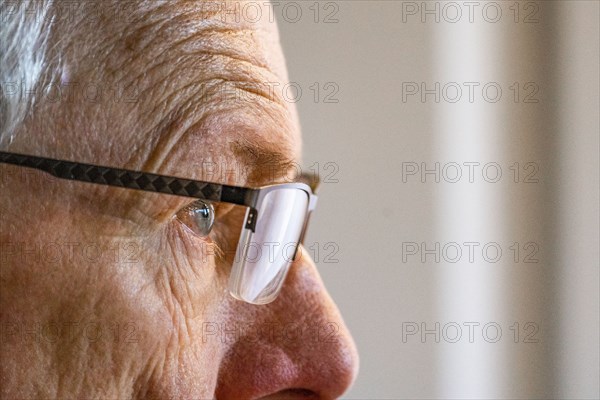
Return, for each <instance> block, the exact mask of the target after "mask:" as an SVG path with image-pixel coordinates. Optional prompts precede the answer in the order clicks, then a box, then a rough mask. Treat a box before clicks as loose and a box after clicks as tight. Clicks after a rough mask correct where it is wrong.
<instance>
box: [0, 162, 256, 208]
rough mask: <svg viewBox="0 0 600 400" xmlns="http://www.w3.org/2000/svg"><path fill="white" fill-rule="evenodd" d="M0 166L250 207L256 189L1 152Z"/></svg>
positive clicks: (62, 177)
mask: <svg viewBox="0 0 600 400" xmlns="http://www.w3.org/2000/svg"><path fill="white" fill-rule="evenodd" d="M0 163H5V164H13V165H18V166H22V167H27V168H35V169H39V170H42V171H44V172H47V173H49V174H51V175H53V176H55V177H57V178H61V179H69V180H74V181H81V182H89V183H95V184H100V185H108V186H117V187H122V188H127V189H136V190H143V191H147V192H155V193H166V194H170V195H175V196H184V197H192V198H197V199H203V200H210V201H222V202H227V203H233V204H239V205H244V206H252V200H253V197H254V192H255V189H251V188H244V187H238V186H228V185H220V184H217V183H210V182H202V181H194V180H189V179H182V178H177V177H174V176H165V175H156V174H151V173H147V172H140V171H131V170H126V169H119V168H109V167H102V166H98V165H92V164H83V163H76V162H71V161H64V160H56V159H52V158H44V157H36V156H29V155H23V154H16V153H7V152H1V151H0Z"/></svg>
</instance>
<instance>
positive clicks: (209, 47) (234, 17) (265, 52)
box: [106, 0, 300, 185]
mask: <svg viewBox="0 0 600 400" xmlns="http://www.w3.org/2000/svg"><path fill="white" fill-rule="evenodd" d="M148 3H149V4H150V5H143V6H142V5H140V7H139V9H137V10H136V11H135V13H133V14H132V15H133V16H132V17H131V18H130V20H129V21H128V24H127V25H125V26H121V27H120V31H121V32H123V33H122V34H121V35H119V41H118V42H115V43H113V44H112V48H111V56H110V57H109V58H107V62H106V67H107V71H109V73H110V74H112V75H113V76H114V77H115V78H116V79H118V80H120V81H126V82H127V84H128V85H129V86H132V87H135V88H138V89H139V93H140V96H139V100H140V101H139V102H138V103H137V105H136V113H135V115H133V116H131V115H128V116H123V117H124V119H125V120H131V119H133V120H134V121H135V122H136V131H137V132H139V133H138V135H139V137H136V138H134V140H138V141H139V140H141V141H142V142H143V144H142V145H141V146H140V145H138V146H137V148H138V149H139V150H137V151H136V153H135V158H136V160H135V161H134V162H135V163H137V164H142V165H143V168H144V169H145V170H152V171H158V172H160V173H169V174H173V175H179V176H185V177H190V178H193V179H203V180H213V181H214V180H215V179H214V178H213V179H207V174H211V173H214V165H218V166H222V167H223V168H239V169H240V171H242V172H243V173H239V174H229V176H226V177H225V181H223V179H219V180H220V181H221V182H222V183H229V184H238V185H243V184H245V183H246V182H245V181H246V179H247V178H248V176H253V177H254V180H255V182H254V183H256V184H267V183H270V182H268V181H269V180H272V177H273V173H272V171H273V168H272V167H273V164H276V165H277V166H278V167H282V166H285V165H286V163H287V164H289V163H290V162H293V161H294V160H296V159H298V158H299V156H300V133H299V126H298V120H297V114H296V109H295V106H294V104H293V103H291V102H289V101H286V100H285V97H284V96H283V95H282V91H281V89H279V90H277V89H278V88H281V87H283V86H284V85H285V84H286V83H287V81H288V77H287V72H286V68H285V62H284V58H283V55H282V51H281V48H280V45H279V37H278V31H277V26H276V22H275V21H274V19H273V13H272V12H271V11H270V10H269V7H270V3H268V2H266V1H265V2H262V1H261V2H250V1H212V2H211V1H197V0H195V1H171V2H148ZM148 3H144V4H148ZM250 4H251V6H249V5H250ZM252 13H254V14H252ZM259 14H260V18H258V16H259ZM270 161H271V162H270ZM228 164H235V165H237V167H230V166H227V165H228ZM206 165H212V166H213V168H212V169H211V170H206V168H205V166H206ZM275 178H276V177H275Z"/></svg>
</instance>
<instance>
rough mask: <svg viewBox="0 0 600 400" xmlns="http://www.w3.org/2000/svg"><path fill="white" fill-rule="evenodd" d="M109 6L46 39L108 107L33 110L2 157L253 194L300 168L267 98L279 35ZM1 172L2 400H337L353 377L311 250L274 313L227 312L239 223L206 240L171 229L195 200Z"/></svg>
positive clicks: (296, 135)
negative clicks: (16, 155) (293, 165)
mask: <svg viewBox="0 0 600 400" xmlns="http://www.w3.org/2000/svg"><path fill="white" fill-rule="evenodd" d="M115 4H118V3H115ZM115 4H113V3H112V2H110V1H103V2H100V3H99V4H96V7H97V8H95V9H94V13H95V17H94V18H86V11H80V12H74V11H73V12H72V15H71V16H72V17H73V18H72V19H66V18H58V19H57V20H56V23H55V25H54V27H53V30H52V34H51V36H50V38H49V40H50V44H52V46H50V50H49V56H50V59H51V62H52V65H53V68H51V70H53V71H54V72H53V73H56V71H58V75H59V80H60V79H62V82H63V83H65V82H70V83H77V84H78V85H79V87H84V86H86V85H87V86H88V88H89V83H90V82H93V83H97V84H98V85H99V86H101V87H102V88H103V89H104V90H103V92H102V94H101V95H98V96H97V98H96V100H95V101H90V100H89V98H90V97H92V96H91V95H89V94H88V95H87V97H84V95H83V92H82V91H81V90H74V91H73V92H72V96H71V98H70V99H67V98H66V96H64V95H63V98H62V99H61V100H60V101H50V100H49V99H46V100H44V99H41V100H40V101H39V102H38V103H37V104H36V107H35V109H34V112H32V113H31V115H30V117H29V118H28V119H27V120H26V121H25V123H24V124H23V125H22V127H21V128H20V129H19V132H18V134H17V136H16V139H15V141H14V142H13V143H12V144H11V145H10V147H9V148H8V150H10V151H13V152H21V153H28V154H35V155H41V156H46V157H55V158H62V159H68V160H77V161H82V162H88V163H95V164H100V165H111V166H115V167H122V168H129V169H138V170H143V171H148V172H155V173H159V174H166V175H175V176H182V177H189V178H193V179H200V180H212V181H219V182H220V183H228V184H236V185H249V186H258V185H261V184H267V183H273V181H277V180H278V179H277V178H278V176H276V175H277V174H276V175H273V173H272V171H273V168H269V166H270V165H273V164H276V165H281V166H282V167H281V168H284V167H285V166H286V165H288V164H289V162H292V161H294V160H298V159H299V157H300V150H301V149H300V145H301V139H300V131H299V125H298V122H297V117H296V114H295V110H294V108H293V105H292V104H290V103H288V102H285V101H284V100H283V99H282V98H281V96H279V95H278V94H277V93H276V92H275V91H269V90H264V89H265V86H264V84H261V83H262V82H280V83H284V82H286V80H287V76H286V70H285V65H284V61H283V57H282V55H281V50H280V47H279V43H278V36H277V30H276V26H275V24H274V23H272V22H270V21H269V20H268V18H263V19H262V22H260V23H252V22H250V21H245V20H244V18H242V19H241V20H240V21H235V18H225V20H224V17H223V14H222V13H220V12H219V11H218V10H217V11H214V9H212V10H207V9H206V8H204V9H203V8H202V4H203V3H202V2H200V1H194V2H180V1H172V2H166V3H164V2H148V4H144V5H138V4H136V3H127V4H128V7H127V8H125V9H121V11H118V10H117V9H116V8H115V7H117V8H118V7H120V6H117V5H115ZM256 4H261V5H262V4H263V2H258V3H256ZM263 7H264V5H263ZM115 12H117V13H118V15H119V16H122V17H123V18H108V17H105V16H106V15H113V14H114V13H115ZM263 12H264V14H265V15H267V10H266V8H264V9H263ZM111 13H112V14H111ZM88 17H89V16H88ZM46 79H50V80H53V81H54V82H57V80H56V78H55V76H54V75H52V74H48V75H47V76H46ZM114 88H127V90H126V91H127V93H125V94H124V95H123V96H124V97H127V98H135V99H137V100H136V101H135V102H128V101H124V97H121V98H117V97H118V96H117V95H116V94H115V92H114V90H113V91H112V92H111V91H110V90H108V89H114ZM90 90H91V89H90ZM231 93H237V94H238V95H237V96H235V95H232V94H231ZM240 93H242V94H244V96H239V94H240ZM117 100H118V101H117ZM207 161H214V162H215V163H216V164H218V165H220V168H221V170H224V169H225V168H224V165H223V163H226V165H227V166H228V167H231V169H233V170H234V173H229V174H216V175H215V174H214V171H213V172H212V175H210V174H209V173H208V172H207V169H202V168H201V166H202V163H203V162H207ZM281 168H279V169H277V171H283V169H281ZM240 170H243V171H244V172H245V173H243V174H242V173H240ZM0 172H1V179H0V226H1V230H0V240H1V243H2V254H1V268H0V285H1V286H0V289H1V290H0V323H1V325H0V327H1V328H2V331H1V334H2V336H1V342H0V343H1V348H0V356H1V357H0V360H1V364H0V365H1V368H0V395H1V397H2V398H7V399H17V398H23V399H25V398H26V399H33V398H61V399H65V398H110V399H117V398H119V399H126V398H186V399H211V398H215V397H216V398H217V399H236V400H239V399H254V398H260V397H263V396H269V395H270V396H273V397H274V398H285V399H288V398H290V399H293V398H334V397H337V396H340V395H341V394H342V393H343V392H344V391H345V390H346V389H347V388H348V387H349V385H350V384H351V382H352V381H353V379H354V378H355V375H356V371H357V353H356V349H355V347H354V344H353V342H352V339H351V337H350V335H349V333H348V332H347V330H346V328H345V326H344V323H343V321H342V319H341V317H340V315H339V313H338V310H337V309H336V307H335V305H334V303H333V302H332V300H331V298H330V297H329V296H328V294H327V292H326V290H325V288H324V286H323V283H322V281H321V280H320V278H319V275H318V273H317V270H316V268H315V265H314V263H313V261H312V260H311V259H310V257H309V256H308V255H307V254H306V251H304V252H302V253H301V256H300V257H299V258H298V259H297V260H296V261H295V262H294V264H293V265H292V267H291V269H290V273H289V275H288V277H287V279H286V281H285V284H284V286H283V289H282V291H281V294H280V295H279V297H278V298H277V299H276V300H275V301H274V302H273V303H270V304H268V305H263V306H256V305H250V304H246V303H243V302H240V301H237V300H234V299H233V298H232V297H231V296H229V294H228V291H227V280H228V277H229V271H230V269H231V258H232V254H231V253H232V252H231V251H228V250H232V249H233V250H235V246H236V245H237V239H238V237H239V232H240V226H241V223H242V219H243V215H244V214H243V212H244V210H243V209H238V208H237V207H227V206H217V217H216V223H215V226H214V227H213V229H212V232H211V233H210V235H209V236H207V237H202V236H199V235H196V234H194V233H192V232H190V231H189V230H188V229H186V227H185V226H184V225H183V224H182V223H181V221H180V220H179V219H178V218H177V214H178V211H180V210H181V209H182V208H184V207H185V206H186V205H188V204H190V203H191V200H190V199H186V198H180V197H174V196H168V195H163V194H154V193H145V192H138V191H131V190H124V189H120V188H109V187H104V186H98V185H90V184H85V183H80V182H79V183H78V182H70V181H61V180H57V179H54V178H49V177H48V176H45V175H44V174H43V173H41V172H34V171H31V170H26V171H25V170H24V169H23V168H18V167H13V166H7V165H0ZM216 246H218V247H219V248H220V249H221V251H218V250H216Z"/></svg>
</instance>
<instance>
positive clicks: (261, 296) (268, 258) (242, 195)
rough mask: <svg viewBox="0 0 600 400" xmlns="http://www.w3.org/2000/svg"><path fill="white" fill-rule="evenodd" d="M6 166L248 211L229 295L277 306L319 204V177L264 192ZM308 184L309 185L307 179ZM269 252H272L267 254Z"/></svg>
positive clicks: (77, 168)
mask: <svg viewBox="0 0 600 400" xmlns="http://www.w3.org/2000/svg"><path fill="white" fill-rule="evenodd" d="M0 163H5V164H13V165H18V166H22V167H27V168H35V169H38V170H42V171H44V172H47V173H49V174H51V175H53V176H55V177H57V178H61V179H69V180H75V181H82V182H88V183H95V184H100V185H108V186H118V187H122V188H127V189H136V190H143V191H147V192H157V193H165V194H169V195H175V196H183V197H191V198H195V199H201V200H208V201H213V202H222V203H230V204H237V205H241V206H246V207H247V209H246V215H245V220H244V224H243V226H242V232H241V235H240V239H239V242H238V246H237V250H236V256H235V258H234V262H233V266H232V270H231V276H230V278H229V292H230V293H231V295H232V296H233V297H235V298H237V299H238V300H242V301H245V302H248V303H252V304H266V303H270V302H271V301H273V300H275V298H276V297H277V295H278V294H279V291H280V289H281V286H282V284H283V282H284V280H285V277H286V275H287V272H288V270H289V267H290V265H291V264H292V261H294V260H295V259H296V255H297V254H298V247H299V245H300V244H301V243H302V241H303V239H304V234H305V232H306V228H307V225H308V220H309V217H310V215H311V213H312V212H313V211H314V209H315V206H316V204H317V196H316V195H315V191H316V188H317V186H318V179H317V177H308V176H306V175H304V176H301V178H303V180H306V181H307V182H309V184H307V183H303V182H293V183H282V184H276V185H269V186H262V187H258V188H250V187H240V186H228V185H220V184H217V183H211V182H202V181H195V180H190V179H182V178H178V177H173V176H164V175H156V174H150V173H146V172H141V171H131V170H126V169H118V168H109V167H102V166H98V165H91V164H83V163H76V162H71V161H65V160H56V159H51V158H44V157H36V156H29V155H23V154H15V153H6V152H0ZM307 178H308V179H307ZM264 249H268V251H267V252H265V251H264Z"/></svg>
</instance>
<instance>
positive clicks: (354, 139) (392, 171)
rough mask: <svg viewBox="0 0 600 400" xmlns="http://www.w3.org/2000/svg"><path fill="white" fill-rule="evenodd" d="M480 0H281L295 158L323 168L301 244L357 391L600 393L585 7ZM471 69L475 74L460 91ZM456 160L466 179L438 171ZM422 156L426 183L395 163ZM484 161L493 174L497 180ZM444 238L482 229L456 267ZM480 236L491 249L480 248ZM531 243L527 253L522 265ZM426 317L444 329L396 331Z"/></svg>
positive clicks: (592, 59)
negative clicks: (327, 297) (329, 305)
mask: <svg viewBox="0 0 600 400" xmlns="http://www.w3.org/2000/svg"><path fill="white" fill-rule="evenodd" d="M286 3H289V4H291V3H294V4H291V5H288V6H285V4H286ZM475 3H476V4H475V6H474V7H475V8H473V9H472V10H473V14H472V16H473V22H469V20H468V19H469V15H468V11H469V8H468V7H469V6H468V5H467V4H466V3H464V2H456V3H453V4H457V5H458V6H459V7H460V9H461V11H462V12H463V15H462V17H461V19H460V20H459V21H458V22H456V23H453V22H451V20H454V19H456V14H455V11H456V9H452V7H453V6H448V5H447V4H448V2H445V3H436V2H433V1H430V2H427V5H426V7H428V9H430V10H435V7H436V4H437V7H439V10H440V11H439V17H440V20H439V22H436V21H435V15H434V14H425V15H424V17H425V18H426V20H425V22H421V17H422V15H421V13H420V11H421V10H420V8H421V6H422V2H403V1H337V2H335V1H333V2H327V1H322V2H320V3H318V4H317V6H315V3H314V2H312V1H310V2H281V3H280V4H279V5H276V6H275V10H274V15H275V16H277V18H278V20H279V23H280V31H281V40H282V43H283V46H284V51H285V53H286V56H287V60H288V66H289V71H290V79H291V81H293V82H294V86H295V87H296V88H298V87H299V88H301V90H302V96H301V98H300V99H299V101H298V102H297V104H298V108H299V112H300V119H301V122H302V126H303V131H304V138H305V150H304V154H305V166H306V167H307V168H308V167H311V166H313V168H316V165H315V163H318V167H319V170H320V172H321V177H322V179H324V178H327V177H329V182H325V183H324V184H323V186H322V190H321V197H320V204H319V207H318V210H317V214H316V215H315V217H314V219H313V222H312V223H311V224H312V225H311V232H310V235H309V237H308V238H307V241H306V243H307V246H309V247H312V248H311V249H310V251H311V252H312V254H313V257H315V256H317V254H316V253H317V251H318V260H317V261H318V262H317V264H318V266H319V268H320V271H321V274H322V276H323V278H324V280H325V281H326V284H327V286H328V288H329V290H330V292H331V294H332V296H333V297H334V298H335V300H336V301H337V303H338V305H339V307H340V308H341V310H342V313H343V314H344V316H345V319H346V321H347V323H348V325H349V327H350V329H351V330H352V332H353V334H354V336H355V339H356V342H357V344H358V347H359V351H360V355H361V372H360V375H359V377H358V380H357V382H356V384H355V386H354V388H353V389H352V390H351V391H350V392H349V393H348V394H347V397H348V398H351V399H375V398H378V399H379V398H389V399H397V398H434V397H439V398H449V397H452V398H464V397H472V398H482V397H483V398H485V397H487V398H498V397H510V398H527V397H566V398H597V397H598V396H599V394H600V393H599V391H600V389H599V384H598V375H599V370H598V363H599V357H598V337H599V331H598V313H599V309H598V279H599V277H598V268H599V261H598V258H599V256H598V221H599V214H598V201H599V199H598V182H599V174H598V169H599V168H598V136H599V134H598V132H599V124H598V109H599V103H598V96H599V89H598V75H599V74H598V59H599V56H598V48H599V43H598V41H599V40H598V37H599V33H598V24H599V21H598V15H599V6H598V2H595V1H568V2H567V1H556V2H535V3H532V2H521V3H519V5H518V7H517V8H515V6H514V4H515V3H514V2H496V3H493V4H492V5H486V3H485V2H475ZM285 7H287V8H285ZM415 7H416V8H415ZM511 7H512V8H511ZM417 8H419V9H417ZM484 8H485V14H484V13H483V9H484ZM497 8H499V9H500V10H501V11H502V16H501V17H500V19H499V20H498V21H497V22H493V21H494V20H495V19H497V17H496V14H495V11H496V9H497ZM298 10H301V12H302V16H299V15H298V14H297V11H298ZM316 10H318V11H319V12H318V14H317V13H316ZM516 11H518V15H517V16H516V15H515V12H516ZM415 12H416V13H415ZM515 18H516V19H517V20H518V22H515ZM526 19H527V23H526V21H525V20H526ZM315 20H316V22H315ZM294 21H295V22H294ZM411 82H415V83H417V86H420V83H422V82H425V83H426V84H427V86H428V88H430V89H431V88H433V87H434V85H435V82H440V92H439V96H440V99H439V102H436V101H435V94H429V95H426V96H425V100H424V101H422V99H421V97H420V93H419V94H416V95H413V96H410V95H407V90H409V89H414V86H412V84H411ZM451 82H456V83H457V84H458V85H459V86H460V87H461V89H462V90H463V97H462V98H461V100H459V101H457V102H456V103H453V102H452V99H453V98H455V92H452V90H453V86H452V85H449V86H448V85H447V84H448V83H451ZM465 82H476V83H478V84H479V86H474V88H475V92H474V94H475V97H474V99H473V102H472V103H471V102H470V101H469V99H468V86H467V85H465ZM515 82H517V83H518V85H517V86H513V84H514V83H515ZM486 83H494V84H495V85H496V86H499V87H500V88H501V89H502V98H501V99H500V100H499V101H497V102H494V101H493V96H494V92H493V89H494V85H491V86H490V87H489V92H487V93H488V98H485V97H483V96H482V93H481V88H482V87H483V86H484V85H485V84H486ZM444 85H447V86H446V91H444V89H443V87H444ZM317 87H318V88H319V90H318V93H317V89H316V88H317ZM517 87H518V90H519V92H518V93H517ZM419 89H420V87H419ZM289 93H290V97H291V96H292V95H293V94H294V92H293V91H290V92H289ZM403 95H404V98H403ZM528 95H530V96H529V97H526V96H528ZM291 100H292V99H291V98H290V101H291ZM526 100H528V101H529V100H538V101H537V103H535V102H534V103H530V102H527V101H526ZM331 101H334V102H331ZM335 101H337V102H335ZM454 162H456V163H458V164H459V165H461V167H462V172H463V174H466V173H468V169H467V168H468V167H467V166H465V164H464V163H465V162H480V163H481V164H480V166H478V167H475V166H474V167H473V168H475V169H474V172H475V175H474V181H473V182H469V181H468V176H463V177H462V178H461V180H460V181H459V182H457V183H450V182H449V180H452V178H453V176H454V175H453V174H452V172H453V169H452V168H454V164H452V163H454ZM408 163H416V164H408ZM421 163H426V166H428V167H429V168H433V167H434V166H435V163H440V174H441V176H440V182H439V183H437V182H435V181H434V176H433V175H431V174H429V175H426V176H425V178H426V182H425V183H423V182H422V178H421V177H420V175H419V174H416V175H406V176H403V170H404V171H405V172H408V171H409V170H408V168H411V167H413V166H415V165H417V166H418V167H419V168H421V166H422V165H421ZM486 163H495V164H494V165H498V166H500V168H501V169H502V173H503V175H502V178H501V179H500V180H499V181H498V182H496V183H490V182H488V181H486V179H485V178H487V179H488V180H493V178H494V174H493V172H494V169H493V168H491V167H494V165H492V166H491V167H490V169H488V170H487V172H488V174H487V175H486V176H485V177H484V176H483V175H482V170H481V167H482V166H483V165H485V164H486ZM514 163H519V164H518V170H519V172H520V173H519V176H518V177H517V178H516V180H517V181H518V182H517V183H515V182H514V180H515V164H514ZM527 163H532V164H527ZM444 167H446V169H445V170H444ZM511 167H512V169H511ZM534 170H535V171H534ZM444 171H445V173H444ZM529 173H534V176H531V177H530V178H537V179H538V181H537V182H524V180H525V178H526V177H527V174H529ZM335 180H337V182H336V181H335ZM530 180H531V179H530ZM413 242H414V243H418V244H420V243H423V242H424V243H426V245H427V246H428V247H429V248H433V247H434V246H435V243H436V242H439V243H440V254H439V255H440V261H439V262H438V261H436V260H435V259H434V257H435V255H433V254H430V255H426V259H425V262H422V261H421V258H420V257H421V254H420V253H419V254H416V255H409V254H408V252H409V250H413V247H411V246H412V243H413ZM455 242H456V243H458V244H459V247H460V248H461V249H462V251H463V252H464V251H468V247H465V246H464V243H465V242H476V243H479V245H478V247H476V249H477V250H476V253H475V258H474V261H473V262H469V260H468V255H467V254H463V256H462V258H461V259H460V260H459V261H457V262H450V261H452V260H449V259H451V258H452V257H453V254H454V253H452V252H451V251H452V250H453V247H452V245H448V244H449V243H455ZM515 242H516V243H519V245H518V246H519V253H518V255H516V254H515V252H516V250H515V247H512V248H511V246H514V243H515ZM488 243H497V244H498V246H499V247H500V248H501V249H502V251H503V253H502V257H501V258H500V259H499V260H498V261H497V262H490V261H488V260H486V259H485V258H484V257H482V254H481V248H482V247H483V246H484V245H486V244H488ZM444 245H447V246H446V250H447V252H446V253H444V252H443V249H444ZM525 246H527V247H525ZM488 247H489V246H488ZM490 248H491V249H492V250H493V247H490ZM317 249H318V250H317ZM536 249H537V250H536ZM532 251H535V256H534V257H533V259H534V260H538V262H536V263H525V262H524V261H525V259H524V257H525V256H526V255H527V254H529V253H530V252H532ZM477 252H478V253H477ZM333 253H335V254H333ZM490 254H492V253H491V250H490ZM328 255H329V256H330V257H329V258H327V256H328ZM403 255H404V256H405V259H403ZM444 256H446V257H444ZM492 256H493V254H492ZM515 257H517V259H518V261H519V262H515ZM336 260H337V261H338V262H334V261H336ZM436 322H437V323H439V324H440V338H439V343H438V342H436V341H435V335H434V334H428V335H426V336H425V338H424V339H423V338H421V336H420V334H415V335H405V336H404V337H403V333H405V334H407V333H408V330H409V329H414V328H415V327H418V329H419V330H420V329H421V328H422V327H423V326H422V325H421V324H422V323H425V324H426V325H425V327H426V328H428V329H435V326H436V325H435V324H436ZM515 322H518V323H519V326H518V332H519V336H518V338H517V341H518V343H515V331H516V325H514V323H515ZM469 323H478V324H479V325H474V324H471V325H470V326H473V329H474V338H473V343H470V341H469V338H468V334H469V328H468V327H469ZM527 323H531V324H529V325H526V324H527ZM485 324H491V325H490V326H489V330H488V331H487V333H488V336H485V337H484V335H483V334H482V330H481V329H482V327H483V326H485ZM456 325H458V326H459V327H461V329H462V334H463V336H462V338H461V339H460V340H457V341H456V343H452V341H453V339H454V337H455V335H454V333H455V330H453V329H455V326H456ZM496 326H499V327H501V329H502V335H501V337H500V338H499V339H498V340H497V341H496V342H495V343H490V342H493V340H492V339H495V338H494V332H495V331H494V329H495V327H496ZM511 328H512V329H511ZM532 332H534V333H532ZM419 333H420V332H419ZM528 334H531V336H527V335H528ZM526 338H527V340H526ZM486 339H489V340H486ZM536 341H537V342H536ZM526 342H530V343H526Z"/></svg>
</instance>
